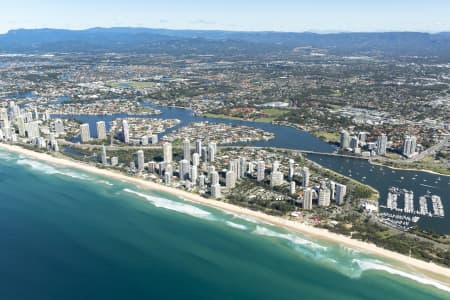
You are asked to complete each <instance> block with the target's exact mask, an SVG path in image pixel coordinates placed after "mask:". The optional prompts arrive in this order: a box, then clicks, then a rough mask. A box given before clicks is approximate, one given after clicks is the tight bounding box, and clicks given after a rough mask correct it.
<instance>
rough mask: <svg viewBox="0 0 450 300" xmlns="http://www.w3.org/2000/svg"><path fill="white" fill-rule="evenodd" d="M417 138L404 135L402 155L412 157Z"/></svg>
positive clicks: (414, 152)
mask: <svg viewBox="0 0 450 300" xmlns="http://www.w3.org/2000/svg"><path fill="white" fill-rule="evenodd" d="M416 147H417V139H416V137H415V136H409V135H407V136H405V142H404V143H403V155H404V156H406V157H412V156H414V154H416Z"/></svg>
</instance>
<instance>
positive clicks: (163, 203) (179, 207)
mask: <svg viewBox="0 0 450 300" xmlns="http://www.w3.org/2000/svg"><path fill="white" fill-rule="evenodd" d="M123 191H124V192H127V193H129V194H134V195H136V196H139V197H142V198H144V199H146V200H147V201H149V202H151V203H152V204H153V205H154V206H156V207H161V208H165V209H168V210H173V211H177V212H180V213H183V214H187V215H191V216H193V217H196V218H200V219H205V220H211V221H212V220H215V218H214V217H213V216H212V214H211V213H210V212H207V211H206V210H203V209H200V208H198V207H196V206H193V205H189V204H186V203H181V202H177V201H172V200H169V199H164V198H161V197H156V196H150V195H146V194H143V193H139V192H136V191H134V190H131V189H124V190H123Z"/></svg>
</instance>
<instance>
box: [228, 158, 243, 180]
mask: <svg viewBox="0 0 450 300" xmlns="http://www.w3.org/2000/svg"><path fill="white" fill-rule="evenodd" d="M229 165H230V167H229V170H230V171H232V172H233V173H234V177H235V180H237V179H238V178H239V177H240V174H241V166H240V164H239V159H232V160H230V162H229Z"/></svg>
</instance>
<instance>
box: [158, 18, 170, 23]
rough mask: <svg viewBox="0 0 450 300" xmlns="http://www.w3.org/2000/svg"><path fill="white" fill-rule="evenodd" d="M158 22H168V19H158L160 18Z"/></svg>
mask: <svg viewBox="0 0 450 300" xmlns="http://www.w3.org/2000/svg"><path fill="white" fill-rule="evenodd" d="M159 23H161V24H165V23H169V20H166V19H160V20H159Z"/></svg>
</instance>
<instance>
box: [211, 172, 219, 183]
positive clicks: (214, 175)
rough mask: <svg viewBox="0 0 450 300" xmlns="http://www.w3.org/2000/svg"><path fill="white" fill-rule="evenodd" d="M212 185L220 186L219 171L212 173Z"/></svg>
mask: <svg viewBox="0 0 450 300" xmlns="http://www.w3.org/2000/svg"><path fill="white" fill-rule="evenodd" d="M210 176H211V185H215V184H219V173H218V172H217V171H212V172H211V175H210Z"/></svg>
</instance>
